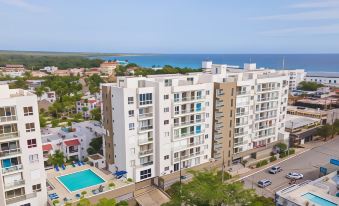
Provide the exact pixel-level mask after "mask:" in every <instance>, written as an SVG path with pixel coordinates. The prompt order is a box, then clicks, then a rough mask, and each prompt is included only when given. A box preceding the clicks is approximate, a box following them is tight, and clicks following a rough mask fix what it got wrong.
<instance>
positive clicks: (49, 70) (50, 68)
mask: <svg viewBox="0 0 339 206" xmlns="http://www.w3.org/2000/svg"><path fill="white" fill-rule="evenodd" d="M57 70H58V67H55V66H47V67H44V68H43V69H40V71H44V72H47V73H51V74H53V73H54V72H55V71H57Z"/></svg>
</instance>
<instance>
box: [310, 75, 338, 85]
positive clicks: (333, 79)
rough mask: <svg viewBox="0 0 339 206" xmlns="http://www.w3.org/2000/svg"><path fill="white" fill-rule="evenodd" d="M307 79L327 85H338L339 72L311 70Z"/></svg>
mask: <svg viewBox="0 0 339 206" xmlns="http://www.w3.org/2000/svg"><path fill="white" fill-rule="evenodd" d="M305 81H308V82H316V83H319V84H324V85H326V86H338V85H339V72H309V73H307V75H306V77H305Z"/></svg>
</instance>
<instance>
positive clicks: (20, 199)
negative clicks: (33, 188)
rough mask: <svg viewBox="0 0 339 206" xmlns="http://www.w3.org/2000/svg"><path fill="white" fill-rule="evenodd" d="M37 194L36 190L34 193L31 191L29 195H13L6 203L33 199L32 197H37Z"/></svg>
mask: <svg viewBox="0 0 339 206" xmlns="http://www.w3.org/2000/svg"><path fill="white" fill-rule="evenodd" d="M36 196H37V194H36V192H34V193H30V194H27V195H20V196H16V197H12V198H8V199H6V204H13V203H16V202H21V201H24V200H27V199H31V198H35V197H36Z"/></svg>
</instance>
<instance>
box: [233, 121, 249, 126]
mask: <svg viewBox="0 0 339 206" xmlns="http://www.w3.org/2000/svg"><path fill="white" fill-rule="evenodd" d="M247 124H248V121H246V122H236V123H235V126H236V127H240V126H244V125H247Z"/></svg>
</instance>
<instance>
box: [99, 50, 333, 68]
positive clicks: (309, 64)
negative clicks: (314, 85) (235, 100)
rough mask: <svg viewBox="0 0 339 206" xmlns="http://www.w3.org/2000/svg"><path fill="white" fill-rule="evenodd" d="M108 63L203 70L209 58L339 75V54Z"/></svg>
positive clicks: (161, 58) (198, 56)
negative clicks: (202, 63)
mask: <svg viewBox="0 0 339 206" xmlns="http://www.w3.org/2000/svg"><path fill="white" fill-rule="evenodd" d="M100 58H102V59H105V60H114V59H116V60H120V61H124V60H128V61H129V62H131V63H136V64H138V65H140V66H144V67H152V66H155V67H158V66H164V65H166V64H167V65H172V66H177V67H191V68H201V62H202V61H203V60H205V59H210V60H212V61H213V62H214V63H216V64H229V65H237V66H240V67H243V64H244V63H249V62H253V63H257V67H270V68H275V69H281V68H282V67H283V66H282V65H283V59H285V61H284V62H285V69H305V70H306V71H328V72H339V54H157V55H140V56H106V57H100Z"/></svg>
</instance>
